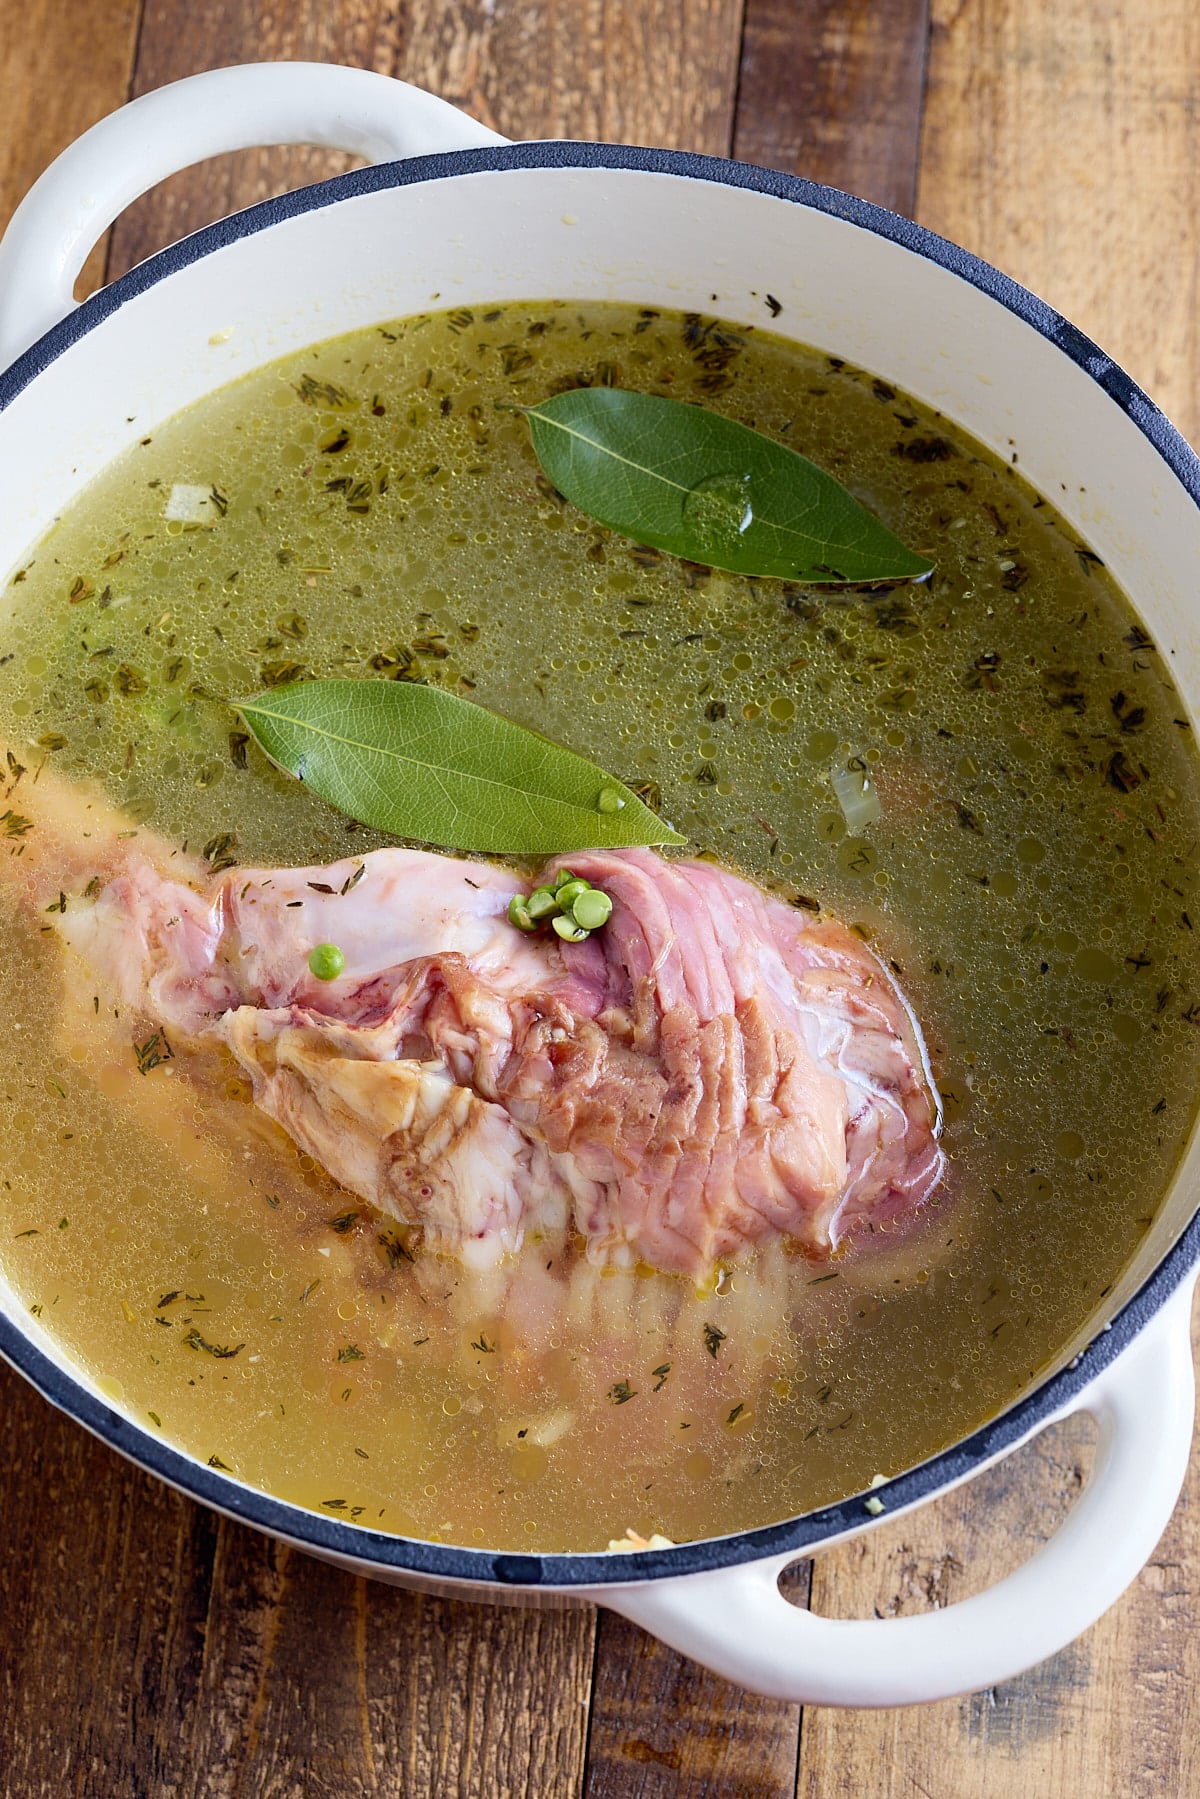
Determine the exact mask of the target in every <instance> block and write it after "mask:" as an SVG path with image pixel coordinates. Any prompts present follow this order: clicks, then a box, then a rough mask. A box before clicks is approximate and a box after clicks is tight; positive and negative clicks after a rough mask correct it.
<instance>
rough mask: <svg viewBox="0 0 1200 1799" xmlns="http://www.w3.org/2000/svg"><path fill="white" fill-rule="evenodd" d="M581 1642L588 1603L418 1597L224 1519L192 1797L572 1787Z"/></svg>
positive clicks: (187, 1753)
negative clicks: (568, 1605) (574, 1607)
mask: <svg viewBox="0 0 1200 1799" xmlns="http://www.w3.org/2000/svg"><path fill="white" fill-rule="evenodd" d="M591 1655H592V1620H591V1617H590V1615H589V1614H588V1613H587V1612H585V1611H583V1610H582V1609H581V1610H579V1611H570V1612H568V1611H541V1612H530V1611H520V1610H517V1609H515V1608H508V1607H503V1606H478V1605H468V1604H460V1603H455V1602H445V1601H440V1600H434V1599H426V1598H422V1597H420V1596H418V1595H416V1594H412V1593H406V1592H403V1591H401V1590H399V1589H397V1588H394V1587H388V1586H385V1585H383V1584H382V1583H380V1582H377V1581H364V1580H356V1579H353V1578H351V1577H350V1576H348V1575H346V1574H344V1573H342V1572H341V1571H340V1570H338V1569H336V1568H331V1567H328V1566H326V1565H325V1564H324V1563H321V1562H317V1561H313V1560H312V1559H310V1558H309V1557H307V1556H303V1555H298V1554H297V1553H296V1552H295V1551H294V1550H290V1549H288V1548H286V1547H285V1546H284V1545H282V1544H279V1543H275V1542H272V1541H270V1540H269V1539H267V1538H265V1537H261V1536H259V1535H257V1534H256V1533H254V1532H251V1531H247V1530H242V1529H238V1528H235V1527H230V1526H222V1529H221V1534H220V1539H219V1545H218V1552H217V1557H216V1564H215V1568H214V1581H213V1601H212V1604H211V1607H210V1610H209V1614H208V1622H207V1632H206V1644H205V1657H204V1668H203V1674H202V1678H201V1682H200V1686H199V1691H198V1693H197V1699H196V1705H195V1707H194V1711H193V1713H192V1716H191V1718H190V1719H189V1720H187V1722H188V1723H189V1724H190V1730H189V1731H188V1733H187V1734H186V1735H184V1736H183V1737H182V1741H183V1743H184V1745H185V1746H186V1747H185V1748H184V1751H183V1753H182V1754H181V1757H180V1760H181V1765H185V1766H187V1767H188V1768H190V1769H193V1770H195V1774H194V1784H193V1785H191V1786H189V1788H188V1792H189V1794H192V1795H194V1799H268V1796H269V1799H309V1796H310V1795H311V1794H312V1793H314V1792H319V1793H329V1794H334V1795H339V1796H340V1795H342V1794H355V1795H357V1794H379V1795H385V1794H386V1795H392V1794H403V1795H405V1799H407V1796H408V1795H410V1794H413V1795H416V1794H436V1795H438V1799H442V1796H443V1795H447V1794H456V1795H462V1796H463V1799H466V1796H467V1795H471V1796H474V1795H479V1796H480V1799H485V1796H486V1799H490V1796H491V1795H498V1794H502V1793H545V1794H547V1795H558V1794H564V1795H566V1794H573V1793H575V1792H576V1791H577V1790H578V1783H579V1770H580V1768H581V1767H582V1764H583V1752H584V1737H585V1733H586V1724H587V1702H588V1688H589V1682H590V1676H591Z"/></svg>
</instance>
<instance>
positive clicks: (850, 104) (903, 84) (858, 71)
mask: <svg viewBox="0 0 1200 1799" xmlns="http://www.w3.org/2000/svg"><path fill="white" fill-rule="evenodd" d="M928 32H929V0H798V3H797V0H747V4H746V23H745V28H744V32H743V40H742V70H741V79H740V81H739V84H738V104H737V118H736V124H735V129H734V138H733V153H734V155H735V156H739V157H742V158H743V159H744V160H745V161H747V162H758V163H764V164H765V165H766V166H767V167H768V168H772V169H787V170H789V171H790V172H791V173H793V174H796V175H805V176H807V177H808V179H809V180H811V181H824V182H828V183H829V184H830V185H831V186H833V187H841V188H845V189H846V190H847V191H848V192H850V193H853V194H861V195H863V197H864V198H865V199H868V200H875V201H876V202H878V204H879V205H881V206H890V207H891V208H892V209H893V211H896V212H903V213H908V214H911V213H912V211H913V207H914V204H915V196H916V184H917V156H918V150H919V145H920V134H921V102H922V96H923V94H924V87H925V56H926V48H927V40H928Z"/></svg>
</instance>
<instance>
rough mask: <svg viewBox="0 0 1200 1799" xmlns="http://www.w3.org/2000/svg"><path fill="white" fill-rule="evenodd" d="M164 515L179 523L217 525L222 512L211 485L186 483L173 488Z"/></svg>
mask: <svg viewBox="0 0 1200 1799" xmlns="http://www.w3.org/2000/svg"><path fill="white" fill-rule="evenodd" d="M163 516H164V518H168V519H170V520H171V521H172V523H174V524H179V525H215V524H216V522H217V519H218V518H219V517H220V513H219V511H218V509H217V506H216V503H215V502H214V500H213V490H212V488H211V487H190V486H188V485H187V484H186V483H185V484H177V485H176V486H174V487H173V488H172V489H171V493H170V497H169V499H168V500H167V509H166V512H165V513H164V514H163Z"/></svg>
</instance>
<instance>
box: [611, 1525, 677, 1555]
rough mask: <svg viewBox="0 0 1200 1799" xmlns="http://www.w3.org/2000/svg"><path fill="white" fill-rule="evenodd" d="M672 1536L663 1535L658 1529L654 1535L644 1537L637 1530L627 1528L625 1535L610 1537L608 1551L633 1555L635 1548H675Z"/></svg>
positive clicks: (612, 1553)
mask: <svg viewBox="0 0 1200 1799" xmlns="http://www.w3.org/2000/svg"><path fill="white" fill-rule="evenodd" d="M674 1547H675V1544H674V1541H673V1539H672V1538H670V1537H664V1536H662V1535H661V1534H660V1533H659V1532H658V1531H655V1532H654V1535H653V1536H650V1537H643V1536H641V1535H639V1533H638V1532H637V1531H636V1530H633V1529H627V1530H626V1532H625V1535H624V1536H623V1537H610V1538H609V1542H608V1553H609V1554H610V1555H632V1553H633V1551H634V1550H635V1549H674Z"/></svg>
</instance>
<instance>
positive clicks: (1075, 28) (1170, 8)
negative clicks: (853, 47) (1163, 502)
mask: <svg viewBox="0 0 1200 1799" xmlns="http://www.w3.org/2000/svg"><path fill="white" fill-rule="evenodd" d="M919 207H920V216H921V219H922V222H923V223H925V224H928V225H932V226H933V228H934V229H935V230H937V231H942V232H944V233H945V234H946V236H947V237H951V238H953V239H955V240H956V242H958V243H962V244H965V245H966V246H967V248H968V249H972V250H977V251H979V252H980V253H981V254H982V255H984V256H986V257H988V258H989V260H991V261H992V262H996V263H998V264H999V265H1000V267H1001V268H1003V269H1005V270H1007V271H1008V272H1009V273H1010V274H1013V275H1016V276H1017V277H1018V279H1020V280H1021V281H1023V282H1025V283H1026V285H1027V286H1029V287H1032V288H1033V289H1034V291H1035V292H1036V293H1039V294H1041V295H1043V296H1044V297H1045V298H1046V299H1048V300H1050V301H1052V303H1053V304H1054V305H1055V306H1057V307H1058V308H1059V310H1060V311H1061V312H1065V313H1066V314H1067V316H1068V317H1069V318H1071V319H1073V320H1074V322H1075V323H1076V324H1077V325H1080V326H1082V327H1083V329H1084V330H1085V331H1088V332H1089V333H1090V334H1091V335H1092V336H1094V337H1095V338H1097V339H1098V340H1099V342H1100V343H1101V344H1102V345H1103V346H1104V348H1105V349H1106V350H1108V351H1110V352H1111V354H1112V355H1114V356H1115V357H1116V358H1117V360H1118V361H1119V362H1121V363H1122V364H1123V365H1124V366H1125V367H1126V368H1127V369H1128V370H1129V372H1130V374H1131V375H1133V376H1134V377H1135V379H1136V380H1138V381H1140V382H1141V383H1142V385H1143V386H1144V387H1146V388H1147V389H1148V391H1149V392H1150V393H1152V394H1153V395H1154V396H1155V398H1156V399H1158V400H1159V401H1160V402H1161V403H1162V404H1163V405H1164V406H1165V407H1166V408H1167V410H1168V411H1169V412H1171V414H1172V415H1173V417H1174V419H1175V422H1176V423H1177V424H1178V425H1179V427H1180V429H1181V430H1182V431H1183V432H1184V434H1185V436H1187V437H1189V438H1191V439H1192V441H1193V442H1196V441H1200V331H1198V329H1197V319H1198V318H1200V272H1198V265H1197V256H1196V220H1197V218H1198V217H1200V8H1197V7H1196V5H1195V3H1194V0H1132V3H1127V4H1119V3H1117V0H1106V3H1105V4H1103V5H1096V4H1094V0H1056V3H1055V4H1054V5H1052V6H1048V5H1046V4H1044V0H969V3H968V4H963V3H962V0H935V4H934V7H933V37H932V47H931V60H930V72H929V89H928V95H927V99H926V114H925V135H924V148H923V154H922V160H921V177H920V184H919Z"/></svg>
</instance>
